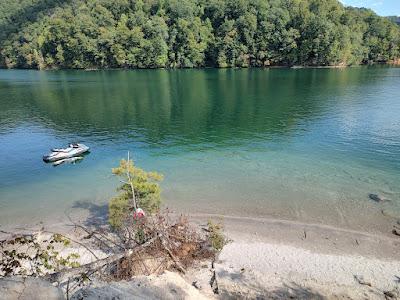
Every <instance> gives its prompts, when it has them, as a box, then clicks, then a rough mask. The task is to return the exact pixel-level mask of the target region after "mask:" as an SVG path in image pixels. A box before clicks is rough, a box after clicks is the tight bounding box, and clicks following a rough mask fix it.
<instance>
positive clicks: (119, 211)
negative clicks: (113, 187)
mask: <svg viewBox="0 0 400 300" xmlns="http://www.w3.org/2000/svg"><path fill="white" fill-rule="evenodd" d="M112 173H113V174H114V175H116V176H118V177H119V178H120V180H121V182H122V183H121V185H120V186H119V187H118V192H119V194H118V195H117V196H116V197H114V198H113V199H111V201H110V203H109V222H110V224H111V226H112V227H114V228H119V227H121V225H122V224H123V222H124V221H125V220H126V218H127V217H128V215H129V213H131V214H132V212H133V209H134V204H133V194H132V186H133V190H134V191H135V200H136V204H137V207H140V208H142V209H143V210H144V211H145V212H146V213H154V212H156V211H158V210H159V209H160V205H161V196H160V194H161V189H160V186H159V184H158V182H160V181H161V180H162V179H163V177H162V175H160V174H158V173H156V172H146V171H144V170H142V169H140V168H138V167H136V166H135V165H134V163H133V161H132V160H125V159H122V160H121V161H120V165H119V166H118V167H117V168H113V169H112Z"/></svg>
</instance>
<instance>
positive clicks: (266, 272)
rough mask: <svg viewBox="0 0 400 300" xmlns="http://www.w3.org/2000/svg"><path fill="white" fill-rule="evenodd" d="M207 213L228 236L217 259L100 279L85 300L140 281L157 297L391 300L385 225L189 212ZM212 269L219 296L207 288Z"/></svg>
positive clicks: (394, 261) (394, 276)
mask: <svg viewBox="0 0 400 300" xmlns="http://www.w3.org/2000/svg"><path fill="white" fill-rule="evenodd" d="M209 218H212V219H213V220H217V221H218V220H220V221H221V222H223V224H224V226H225V234H226V236H227V237H228V238H229V240H230V241H229V243H228V244H227V245H226V246H225V247H224V249H223V250H222V251H221V253H220V254H219V256H218V257H217V259H216V261H215V262H214V264H211V263H210V262H209V263H207V262H205V263H204V264H203V265H199V266H196V267H194V268H193V269H191V270H189V272H188V273H187V274H186V275H184V276H181V275H178V274H171V273H167V274H164V275H161V276H151V277H146V278H136V279H133V280H132V281H130V282H124V283H121V282H118V283H102V282H97V283H95V284H94V285H92V286H91V287H89V288H88V289H87V290H86V291H85V292H86V294H85V295H86V296H87V298H88V299H95V298H96V297H98V296H99V295H108V296H110V297H111V296H116V295H119V296H121V297H122V298H124V297H123V295H125V296H126V295H129V293H132V291H130V289H132V284H134V283H135V282H142V283H143V286H144V287H143V289H145V290H143V291H142V292H143V293H144V294H145V295H147V296H148V297H149V298H153V299H157V298H159V296H160V295H162V297H163V298H165V299H174V297H175V296H178V298H179V299H200V298H204V299H237V298H241V299H270V298H272V299H287V298H295V299H396V297H399V296H400V293H399V292H400V251H399V249H400V238H399V237H397V236H395V235H393V234H391V232H390V231H389V230H388V233H387V234H383V233H379V232H378V233H370V232H359V231H355V230H350V229H341V228H334V227H331V226H327V225H320V224H304V223H297V222H292V221H287V220H275V219H263V218H245V217H232V216H216V215H195V214H193V215H190V220H192V221H193V223H194V226H203V225H204V224H205V223H206V221H207V220H208V219H209ZM82 223H84V222H82ZM45 226H46V227H47V226H48V225H47V224H46V225H45ZM51 229H52V231H62V232H64V233H65V234H69V235H74V234H75V233H74V231H73V229H72V227H71V226H69V225H68V224H67V223H60V224H53V226H51ZM74 238H77V236H75V237H74ZM78 251H79V252H80V253H81V256H82V260H84V261H82V262H83V263H84V262H85V261H90V260H92V259H93V258H92V257H90V254H89V253H86V252H87V251H86V250H85V249H83V248H79V249H78ZM214 274H215V279H216V283H215V284H217V286H218V294H215V293H214V292H213V288H212V287H211V286H210V279H211V278H212V276H213V275H214ZM144 282H145V283H146V284H144ZM194 283H195V286H196V287H194ZM215 284H214V288H215ZM177 286H179V287H180V288H179V291H180V292H179V293H178V294H174V292H173V291H172V290H171V289H175V290H176V287H177ZM145 287H146V288H145ZM159 289H167V290H168V289H170V290H171V291H170V292H171V293H170V294H168V293H167V294H159ZM136 292H137V291H136ZM101 293H105V294H101ZM110 293H111V294H110ZM138 293H139V292H138ZM139 294H140V293H139ZM139 294H138V295H139ZM139 298H140V297H139Z"/></svg>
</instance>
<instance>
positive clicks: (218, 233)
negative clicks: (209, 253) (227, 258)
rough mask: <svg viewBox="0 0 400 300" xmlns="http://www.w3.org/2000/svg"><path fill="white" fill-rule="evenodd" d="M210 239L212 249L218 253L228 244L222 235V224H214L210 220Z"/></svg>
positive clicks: (208, 223) (208, 224)
mask: <svg viewBox="0 0 400 300" xmlns="http://www.w3.org/2000/svg"><path fill="white" fill-rule="evenodd" d="M207 226H208V239H209V240H210V243H211V247H212V248H213V249H214V250H216V251H221V250H222V248H224V246H225V245H226V244H227V243H228V240H227V239H226V238H225V236H224V234H223V233H222V231H223V229H224V226H223V225H222V224H221V223H214V222H213V221H212V220H208V222H207Z"/></svg>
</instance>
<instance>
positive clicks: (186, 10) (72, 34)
mask: <svg viewBox="0 0 400 300" xmlns="http://www.w3.org/2000/svg"><path fill="white" fill-rule="evenodd" d="M0 3H1V6H0V67H2V68H32V69H52V68H54V69H57V68H75V69H90V68H197V67H221V68H225V67H263V66H293V65H303V66H331V65H335V66H336V65H357V64H367V63H376V62H383V63H387V62H390V61H394V60H397V59H399V57H400V27H399V26H397V25H396V24H395V23H394V22H393V21H391V20H390V19H388V18H384V17H380V16H378V15H376V14H375V13H374V12H373V11H371V10H368V9H363V8H353V7H344V6H343V5H342V4H341V3H340V2H339V1H337V0H114V1H109V0H18V1H8V0H0Z"/></svg>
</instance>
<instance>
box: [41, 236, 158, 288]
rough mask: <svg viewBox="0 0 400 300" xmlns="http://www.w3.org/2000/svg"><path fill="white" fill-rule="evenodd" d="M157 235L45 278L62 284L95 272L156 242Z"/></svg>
mask: <svg viewBox="0 0 400 300" xmlns="http://www.w3.org/2000/svg"><path fill="white" fill-rule="evenodd" d="M157 237H158V236H156V237H153V238H151V239H149V240H148V241H147V242H145V243H144V244H142V245H138V246H137V247H135V248H133V249H130V250H127V251H125V252H120V253H116V254H113V255H110V256H108V257H106V258H103V259H99V260H96V261H94V262H91V263H88V264H85V265H83V266H80V267H77V268H71V269H64V270H62V271H59V272H56V273H52V274H47V275H46V276H44V279H46V280H48V281H50V282H52V283H59V284H60V283H62V282H65V281H67V280H70V279H71V278H76V277H80V276H82V275H85V274H87V273H93V271H96V270H98V269H100V268H102V267H103V266H105V265H107V264H112V263H114V262H116V261H118V260H120V259H122V258H123V257H129V256H131V255H132V254H133V251H134V250H139V249H143V248H145V247H147V246H148V245H150V244H151V243H152V242H154V241H155V240H156V239H157Z"/></svg>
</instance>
